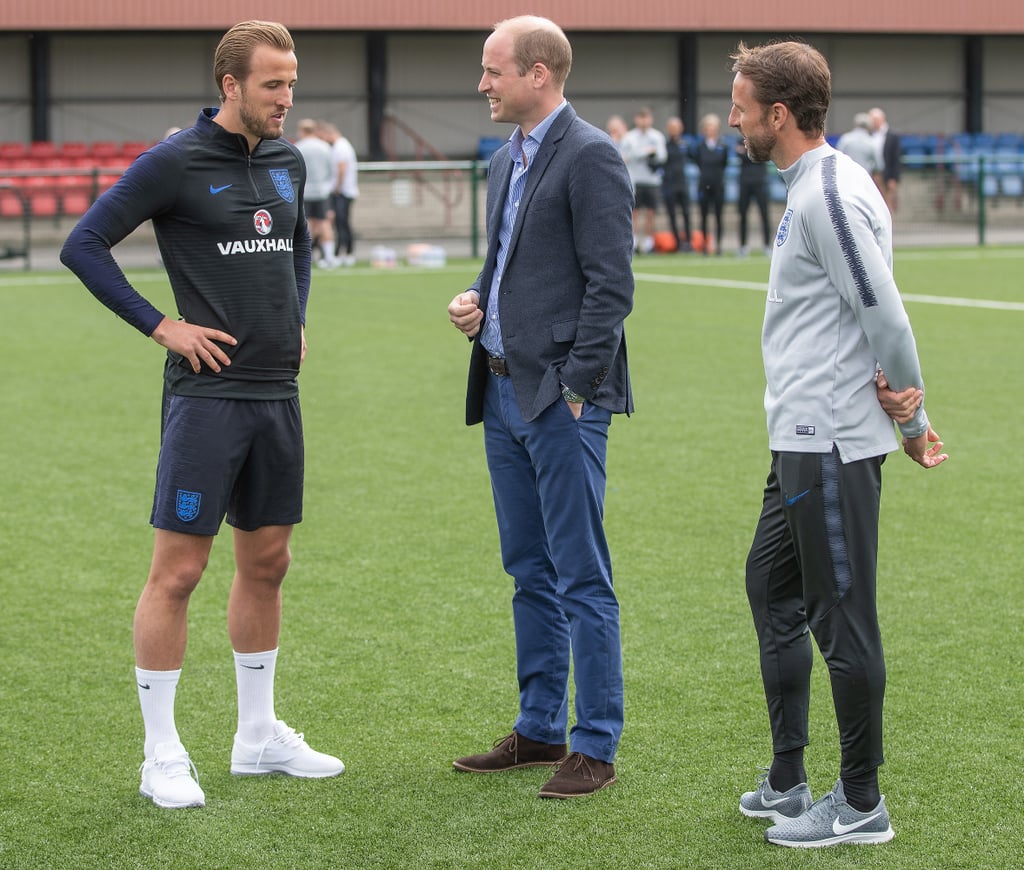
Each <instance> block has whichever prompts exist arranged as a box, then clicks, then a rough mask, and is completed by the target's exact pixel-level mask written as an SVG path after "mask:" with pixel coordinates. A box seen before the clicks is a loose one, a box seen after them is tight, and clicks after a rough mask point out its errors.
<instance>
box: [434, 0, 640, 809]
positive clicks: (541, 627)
mask: <svg viewBox="0 0 1024 870" xmlns="http://www.w3.org/2000/svg"><path fill="white" fill-rule="evenodd" d="M571 64H572V49H571V47H570V45H569V41H568V39H566V37H565V34H564V33H563V32H562V31H561V29H560V28H559V27H558V26H557V25H555V24H554V23H552V22H551V21H548V20H547V19H544V18H537V17H534V16H522V17H518V18H512V19H509V20H507V21H503V22H501V23H499V24H497V25H496V26H495V28H494V32H493V33H492V34H491V35H490V36H489V37H488V39H487V41H486V42H485V43H484V49H483V75H482V77H481V79H480V84H479V87H478V90H479V91H480V93H482V94H483V95H484V96H486V97H487V100H488V103H489V105H490V112H491V120H493V121H495V122H499V123H502V122H507V123H512V124H516V125H517V126H516V129H515V131H514V132H513V134H512V137H511V138H510V140H509V142H508V143H507V144H506V145H505V146H503V147H502V148H500V149H499V150H498V151H497V152H496V153H495V155H494V157H493V158H492V160H491V164H490V173H489V179H488V188H487V236H488V247H487V257H486V260H485V261H484V266H483V269H482V271H481V272H480V275H479V276H478V278H477V280H476V281H475V282H474V284H473V285H472V286H471V287H470V288H469V289H468V290H466V291H465V292H463V293H460V294H459V295H458V296H456V297H455V298H454V299H453V300H452V302H451V304H450V305H449V306H448V312H449V317H450V319H451V321H452V323H453V324H454V325H455V326H456V328H458V329H459V330H461V331H462V332H463V333H464V334H465V335H467V336H468V337H469V338H471V339H472V341H473V347H472V353H471V358H470V369H469V388H468V391H467V399H466V422H467V424H469V425H473V424H476V423H479V422H481V421H482V422H483V424H484V444H485V449H486V453H487V463H488V468H489V470H490V475H491V485H492V491H493V494H494V505H495V510H496V513H497V520H498V531H499V536H500V539H501V554H502V562H503V564H504V567H505V570H506V571H507V572H508V574H509V575H511V577H512V578H513V580H514V588H515V591H514V594H513V597H512V612H513V621H514V625H515V633H516V659H517V662H516V664H517V677H518V681H519V716H518V717H517V719H516V721H515V723H514V726H513V729H512V732H511V734H509V735H508V736H507V737H504V738H502V739H501V740H499V741H497V742H496V743H495V744H494V747H493V749H491V750H490V751H489V752H485V753H482V754H480V755H473V756H468V757H465V758H460V759H458V760H456V761H455V762H454V765H455V768H456V769H457V770H460V771H466V772H472V773H494V772H497V771H502V770H511V769H514V768H521V767H536V766H554V765H557V766H558V767H557V770H556V772H555V773H554V775H553V776H552V777H551V779H549V780H548V782H547V784H546V785H545V786H544V787H543V788H542V789H541V791H540V797H551V798H571V797H580V796H583V795H588V794H592V793H593V792H596V791H599V790H600V789H602V788H604V787H605V786H607V785H610V784H611V783H613V782H614V781H615V767H614V759H615V752H616V749H617V747H618V742H619V737H620V735H621V732H622V723H623V691H622V653H621V647H620V642H619V606H618V601H617V600H616V597H615V593H614V591H613V589H612V571H611V559H610V556H609V553H608V546H607V542H606V539H605V535H604V529H603V515H604V492H605V456H606V449H607V441H608V426H609V424H610V422H611V416H612V414H613V413H627V414H628V413H630V412H631V411H632V410H633V401H632V394H631V391H630V384H629V372H628V368H627V364H626V342H625V336H624V333H623V320H624V319H625V318H626V316H627V315H628V314H629V312H630V310H631V309H632V305H633V274H632V267H631V262H630V259H631V253H632V209H633V193H632V186H631V185H630V181H629V176H628V174H627V172H626V167H625V164H624V163H623V162H622V158H621V157H620V156H619V152H618V150H617V149H616V148H615V146H614V145H613V144H612V142H611V140H610V139H609V138H608V136H607V135H606V134H605V133H603V132H602V131H600V130H598V129H597V128H595V127H593V126H591V125H590V124H587V123H586V122H584V121H582V120H581V119H580V118H578V117H577V116H576V113H575V112H574V111H573V109H572V107H571V106H570V105H569V104H568V103H567V102H566V101H565V98H564V96H563V87H564V84H565V79H566V77H567V76H568V74H569V68H570V66H571ZM570 655H571V656H572V659H573V661H572V664H573V674H574V679H575V685H576V699H575V713H576V723H575V725H574V726H573V728H572V730H571V732H570V734H569V746H568V754H567V747H566V742H565V736H566V729H567V727H568V697H569V695H568V677H569V663H570Z"/></svg>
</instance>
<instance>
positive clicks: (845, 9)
mask: <svg viewBox="0 0 1024 870" xmlns="http://www.w3.org/2000/svg"><path fill="white" fill-rule="evenodd" d="M534 8H535V9H536V10H537V12H538V13H539V14H542V15H546V16H548V17H550V18H552V19H554V20H555V21H557V22H558V23H559V24H561V25H562V27H564V28H565V29H566V30H570V29H571V30H579V31H587V30H593V31H602V30H603V31H609V32H613V33H621V32H624V31H630V30H640V31H644V30H665V31H677V30H682V29H686V30H688V31H698V32H714V31H729V30H735V29H736V26H737V23H739V22H742V26H743V27H745V28H747V29H748V31H749V32H757V31H769V30H778V31H782V32H795V31H805V32H812V31H815V32H834V33H948V34H959V33H987V34H995V33H1017V34H1022V33H1024V4H1021V3H1020V0H974V2H971V3H964V2H962V0H898V2H893V0H860V2H858V3H822V2H821V0H734V2H732V3H707V2H694V0H689V2H687V0H644V2H635V3H622V2H621V0H545V2H544V3H540V4H537V5H536V6H535V7H534ZM510 14H515V13H514V12H511V11H510V10H509V8H508V4H507V3H505V2H503V0H344V2H338V0H304V2H303V3H301V4H298V3H292V4H287V5H285V4H282V3H280V2H270V0H219V2H217V3H215V4H213V3H210V2H209V0H175V2H173V3H139V2H130V0H90V2H88V3H83V2H82V0H4V2H3V3H2V4H0V30H46V31H52V30H86V29H93V30H152V31H164V30H181V29H185V30H195V29H200V28H201V29H209V30H221V31H223V30H225V29H226V28H227V27H229V26H230V25H232V24H234V23H235V22H236V21H243V20H245V19H249V18H264V19H266V18H269V19H271V20H274V21H284V22H285V23H286V24H287V25H288V26H289V28H292V29H295V30H303V29H309V30H312V29H317V28H319V29H324V30H384V31H394V30H413V29H415V30H479V29H484V28H487V27H490V25H491V24H493V23H494V22H495V21H499V20H501V19H503V18H506V17H508V16H509V15H510Z"/></svg>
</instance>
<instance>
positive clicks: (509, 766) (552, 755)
mask: <svg viewBox="0 0 1024 870" xmlns="http://www.w3.org/2000/svg"><path fill="white" fill-rule="evenodd" d="M567 748H568V747H566V745H565V744H564V743H538V742H537V741H536V740H531V739H530V738H529V737H524V736H523V735H522V734H520V733H519V732H518V731H513V732H512V733H511V734H509V735H508V737H502V738H501V740H498V741H497V742H496V743H495V744H494V748H493V749H492V750H491V751H490V752H485V753H483V754H482V755H467V756H466V757H465V758H457V759H455V761H453V762H452V764H453V765H454V767H455V769H456V770H462V771H465V772H468V773H497V772H498V771H500V770H515V769H516V768H518V767H545V766H548V767H550V766H552V765H555V764H558V762H560V761H561V760H562V759H563V758H565V753H566V751H567Z"/></svg>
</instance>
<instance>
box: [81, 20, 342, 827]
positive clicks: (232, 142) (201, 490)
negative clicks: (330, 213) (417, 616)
mask: <svg viewBox="0 0 1024 870" xmlns="http://www.w3.org/2000/svg"><path fill="white" fill-rule="evenodd" d="M296 71H297V62H296V59H295V50H294V43H293V41H292V38H291V35H290V34H289V33H288V31H287V29H286V28H285V27H283V26H282V25H280V24H275V23H271V22H263V21H246V22H242V23H240V24H237V25H235V26H234V27H232V28H231V29H230V30H229V31H228V32H227V33H226V34H225V35H224V37H223V39H222V40H221V42H220V44H219V45H218V46H217V50H216V54H215V56H214V75H215V78H216V81H217V86H218V88H219V89H220V97H221V106H220V108H219V110H218V109H204V110H203V111H202V112H201V113H200V115H199V118H198V120H197V121H196V124H195V126H193V127H191V128H189V129H186V130H182V131H181V132H179V133H176V134H175V135H174V136H172V137H170V138H169V139H166V140H164V141H163V142H160V143H159V144H157V145H156V146H154V147H153V148H152V149H151V150H149V151H148V152H146V153H145V154H143V155H142V156H140V157H139V158H138V160H137V161H136V162H135V163H134V164H132V166H131V167H130V168H129V169H128V171H127V172H126V173H125V175H124V177H123V178H122V179H121V180H120V181H119V182H118V183H117V184H116V185H115V186H114V187H113V188H111V189H110V190H109V191H108V192H107V193H105V194H104V195H103V196H102V197H100V199H99V200H97V202H96V203H95V204H94V205H93V207H92V208H91V209H90V210H89V211H88V212H87V213H86V214H85V216H84V217H83V218H82V220H81V222H80V223H79V224H78V225H77V226H76V227H75V229H74V230H72V232H71V234H70V235H69V236H68V239H67V241H66V242H65V244H64V248H63V250H62V252H61V260H62V262H63V263H64V264H65V265H66V266H68V268H70V269H71V270H72V271H74V272H75V274H76V275H78V277H79V278H80V279H81V280H82V282H83V283H84V284H85V285H86V287H88V288H89V290H90V291H91V292H92V293H93V294H94V295H95V296H96V297H97V298H98V299H99V300H100V301H101V302H103V304H104V305H106V306H107V307H108V308H110V309H111V310H112V311H113V312H114V313H115V314H117V315H118V316H119V317H121V318H123V319H124V320H126V321H127V322H128V323H130V324H131V325H132V326H134V327H135V328H136V329H138V330H139V331H140V332H141V333H143V335H147V336H149V337H150V338H152V339H153V340H154V341H156V342H157V343H158V344H161V345H163V346H164V347H165V348H167V360H166V364H165V368H164V407H163V421H162V431H161V444H160V457H159V463H158V466H157V480H156V492H155V496H154V501H153V512H152V517H151V522H152V524H153V526H154V528H155V530H156V531H155V536H154V544H153V561H152V565H151V567H150V572H149V577H148V579H147V581H146V585H145V588H144V589H143V591H142V595H141V597H140V599H139V603H138V606H137V608H136V611H135V623H134V640H135V660H136V682H137V683H138V692H139V700H140V703H141V706H142V716H143V722H144V724H145V744H144V757H145V760H144V762H143V764H142V768H141V773H142V783H141V786H140V791H141V793H142V794H143V795H144V796H146V797H148V798H150V799H151V800H152V801H153V802H154V803H155V804H156V805H157V806H160V807H166V808H177V807H193V806H200V807H201V806H203V805H204V804H205V795H204V794H203V790H202V789H201V788H200V786H199V782H198V775H197V774H196V770H195V766H194V765H193V763H192V761H191V759H190V758H189V755H188V753H187V752H186V750H185V747H184V746H183V745H182V742H181V740H180V738H179V736H178V731H177V728H176V725H175V720H174V697H175V693H176V689H177V685H178V679H179V676H180V673H181V666H182V662H183V660H184V656H185V637H186V630H187V609H188V602H189V597H190V595H191V593H192V591H193V590H194V589H195V588H196V585H197V584H198V583H199V579H200V577H201V576H202V574H203V570H204V569H205V567H206V564H207V560H208V557H209V554H210V549H211V546H212V544H213V538H214V536H215V535H216V534H217V532H218V529H219V527H220V524H221V521H222V520H223V519H224V518H225V516H226V517H227V521H228V523H229V524H230V525H231V526H233V527H234V552H235V566H236V570H235V576H234V581H233V583H232V586H231V593H230V599H229V602H228V634H229V636H230V639H231V644H232V647H233V649H234V651H235V671H236V676H237V689H238V730H237V732H236V734H235V739H234V748H233V750H232V753H231V772H232V773H234V774H239V775H255V774H264V773H271V772H278V773H285V774H289V775H291V776H299V777H328V776H336V775H338V774H340V773H342V772H343V771H344V769H345V767H344V765H343V764H342V763H341V762H340V761H339V760H338V759H337V758H334V757H332V756H330V755H325V754H323V753H320V752H316V751H314V750H313V749H311V748H310V747H309V746H308V745H307V744H306V742H305V740H304V739H303V736H302V735H301V734H298V733H296V732H295V730H294V729H292V728H289V727H288V726H287V725H285V723H284V722H283V721H281V720H279V719H278V718H277V716H276V713H275V712H274V670H275V663H276V659H277V645H278V637H279V633H280V625H281V584H282V582H283V580H284V576H285V573H286V571H287V569H288V564H289V561H290V558H291V554H290V551H289V547H288V542H289V539H290V537H291V532H292V527H293V525H294V524H295V523H297V522H300V521H301V519H302V485H303V441H302V420H301V415H300V411H299V399H298V384H297V380H296V379H297V376H298V373H299V366H300V364H301V363H302V360H303V358H304V357H305V353H306V340H305V333H304V322H305V310H306V300H307V297H308V294H309V283H310V238H309V233H308V230H307V228H306V221H305V218H304V216H303V203H302V190H303V185H304V183H305V180H306V171H305V166H304V164H303V161H302V158H301V156H300V155H299V153H298V151H297V149H296V148H295V147H294V146H293V145H291V144H290V143H288V142H287V141H286V140H284V139H282V138H281V134H282V132H283V131H284V123H285V117H286V115H287V113H288V109H289V108H290V107H291V105H292V95H293V90H294V87H295V81H296ZM146 220H152V222H153V227H154V230H155V232H156V238H157V242H158V244H159V247H160V253H161V256H162V258H163V262H164V263H165V265H166V268H167V274H168V277H169V279H170V283H171V287H172V288H173V290H174V298H175V302H176V305H177V308H178V314H179V315H180V317H179V318H174V317H168V316H166V315H164V314H163V313H162V312H161V311H159V310H157V309H156V308H155V307H154V306H153V305H152V304H150V303H149V302H148V301H147V300H146V299H144V298H143V297H142V296H141V295H140V294H139V293H138V292H137V291H136V290H135V289H134V288H133V287H132V286H131V285H130V284H129V283H128V281H127V279H126V278H125V275H124V273H123V272H122V271H121V269H120V268H119V267H118V265H117V264H116V262H115V261H114V258H113V256H112V255H111V248H112V247H113V246H114V245H116V244H117V243H118V242H120V241H121V240H122V239H124V238H125V237H126V236H127V235H128V234H129V233H130V232H132V230H134V229H135V228H136V227H138V226H139V225H140V224H142V223H143V222H145V221H146Z"/></svg>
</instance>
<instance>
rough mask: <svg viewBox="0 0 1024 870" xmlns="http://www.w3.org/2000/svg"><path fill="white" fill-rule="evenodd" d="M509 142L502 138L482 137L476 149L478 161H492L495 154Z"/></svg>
mask: <svg viewBox="0 0 1024 870" xmlns="http://www.w3.org/2000/svg"><path fill="white" fill-rule="evenodd" d="M506 141H507V140H506V139H502V138H501V137H500V136H481V137H480V142H479V143H478V144H477V148H476V158H477V160H490V159H491V155H493V154H494V152H495V151H497V150H498V149H499V148H500V147H501V146H502V145H504V144H505V142H506Z"/></svg>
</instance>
